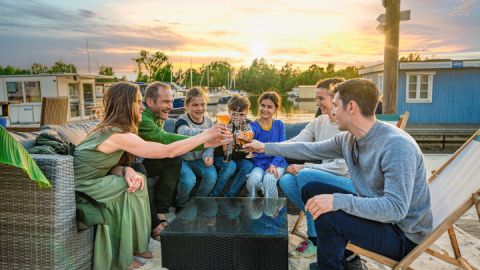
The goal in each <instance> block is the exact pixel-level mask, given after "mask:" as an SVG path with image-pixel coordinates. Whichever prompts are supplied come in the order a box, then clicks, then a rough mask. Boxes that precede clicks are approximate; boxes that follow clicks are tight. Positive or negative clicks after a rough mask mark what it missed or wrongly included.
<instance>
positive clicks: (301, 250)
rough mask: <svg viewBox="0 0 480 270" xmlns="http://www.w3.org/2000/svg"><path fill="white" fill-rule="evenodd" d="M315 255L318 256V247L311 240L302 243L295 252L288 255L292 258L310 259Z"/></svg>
mask: <svg viewBox="0 0 480 270" xmlns="http://www.w3.org/2000/svg"><path fill="white" fill-rule="evenodd" d="M315 255H317V247H316V246H315V245H313V243H312V241H310V240H306V241H303V242H301V243H300V244H298V247H297V248H296V249H295V250H293V251H290V252H289V253H288V256H289V257H290V258H310V257H313V256H315Z"/></svg>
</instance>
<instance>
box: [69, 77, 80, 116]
mask: <svg viewBox="0 0 480 270" xmlns="http://www.w3.org/2000/svg"><path fill="white" fill-rule="evenodd" d="M68 92H69V95H68V96H69V100H70V117H72V118H73V117H79V116H80V87H79V85H78V83H69V84H68Z"/></svg>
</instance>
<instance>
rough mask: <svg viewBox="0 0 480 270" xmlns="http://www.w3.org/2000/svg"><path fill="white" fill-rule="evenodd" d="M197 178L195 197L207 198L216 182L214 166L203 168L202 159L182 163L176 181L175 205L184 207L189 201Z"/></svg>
mask: <svg viewBox="0 0 480 270" xmlns="http://www.w3.org/2000/svg"><path fill="white" fill-rule="evenodd" d="M197 177H200V178H201V179H200V181H201V182H200V184H199V185H198V189H197V194H196V196H199V197H207V196H208V193H210V191H211V190H212V188H213V186H214V185H215V182H216V181H217V171H216V170H215V166H213V165H212V166H209V167H207V166H205V164H204V163H203V160H202V159H196V160H193V161H185V160H184V161H182V169H181V170H180V180H179V181H178V190H177V205H178V206H179V207H185V205H186V204H187V202H188V200H189V199H190V193H191V192H192V190H193V188H194V187H195V184H196V183H197Z"/></svg>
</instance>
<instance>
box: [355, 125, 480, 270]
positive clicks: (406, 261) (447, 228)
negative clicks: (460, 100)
mask: <svg viewBox="0 0 480 270" xmlns="http://www.w3.org/2000/svg"><path fill="white" fill-rule="evenodd" d="M477 136H480V130H478V131H477V132H475V134H474V135H473V136H472V137H471V138H470V139H469V140H468V141H467V142H466V143H465V144H464V145H462V147H460V148H459V149H458V150H457V151H456V152H455V153H454V154H453V155H452V157H450V159H449V160H448V161H447V162H445V164H443V165H442V167H440V169H439V170H437V171H435V173H434V174H433V175H432V176H431V177H430V178H429V183H432V182H433V181H434V180H435V179H436V177H437V176H438V175H439V174H440V173H442V171H443V170H444V169H445V168H446V167H447V166H448V165H449V164H450V163H451V162H452V161H453V160H454V159H455V158H456V157H457V156H458V155H459V154H460V153H461V152H462V151H463V150H464V149H465V147H466V146H467V145H468V144H470V143H471V142H472V141H473V140H474V138H475V137H477ZM473 205H475V207H476V210H477V215H478V217H479V221H480V190H477V191H475V192H473V194H472V197H471V198H469V199H467V200H466V201H465V202H464V203H463V204H462V205H461V206H460V207H458V208H457V209H456V210H455V211H454V212H453V213H452V214H450V215H449V216H448V217H447V218H446V219H445V220H444V221H443V222H442V223H440V224H439V225H438V226H437V227H436V228H435V229H434V230H433V231H432V232H431V233H430V234H429V235H428V236H427V238H425V239H424V240H423V241H422V242H421V243H420V244H418V246H417V247H415V248H414V249H413V250H412V251H411V252H410V253H409V254H407V256H405V257H404V258H403V259H402V260H401V261H399V262H398V261H395V260H392V259H390V258H387V257H385V256H382V255H380V254H377V253H375V252H371V251H368V250H366V249H363V248H361V247H359V246H356V245H354V244H352V243H348V244H347V249H349V250H351V251H353V252H355V253H357V254H359V255H361V256H365V257H367V258H370V259H372V260H375V261H377V262H380V263H382V264H384V265H387V266H389V267H392V268H393V269H413V268H411V267H410V265H411V264H412V263H413V262H414V261H415V260H416V259H417V258H418V257H419V256H420V255H421V254H422V253H423V252H426V253H428V254H430V255H432V256H434V257H436V258H438V259H440V260H442V261H444V262H446V263H449V264H452V265H455V266H457V267H459V268H461V269H466V270H471V269H476V268H475V267H472V266H471V265H470V264H469V263H468V262H467V260H465V259H464V258H463V257H462V255H461V253H460V247H459V245H458V241H457V237H456V235H455V230H454V228H453V225H454V223H455V221H457V220H458V219H459V218H460V217H461V216H462V215H463V214H465V212H466V211H468V209H470V207H472V206H473ZM445 232H448V236H449V238H450V243H451V245H452V250H453V253H454V257H451V256H450V255H449V254H448V252H446V251H444V250H442V252H438V251H435V250H432V249H431V248H430V246H431V245H432V244H433V243H434V242H435V241H436V240H437V239H438V238H439V237H440V236H441V235H442V234H443V233H445Z"/></svg>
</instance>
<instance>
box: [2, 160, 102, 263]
mask: <svg viewBox="0 0 480 270" xmlns="http://www.w3.org/2000/svg"><path fill="white" fill-rule="evenodd" d="M32 157H33V159H34V160H35V161H36V163H37V164H38V166H39V167H40V169H41V170H42V171H43V173H44V174H45V176H46V177H47V178H48V179H49V180H50V181H51V183H52V188H51V189H40V188H38V186H37V185H36V184H35V183H34V182H33V181H31V180H30V179H29V178H28V177H27V176H25V174H24V173H23V172H22V170H20V169H18V168H16V167H12V166H8V165H2V164H0V179H1V182H2V184H1V185H0V269H19V270H20V269H22V270H23V269H45V270H47V269H48V270H50V269H91V268H92V259H93V229H89V230H86V231H83V232H80V233H78V232H77V228H76V221H75V209H76V207H75V193H74V178H73V158H72V157H71V156H61V155H32Z"/></svg>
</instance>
